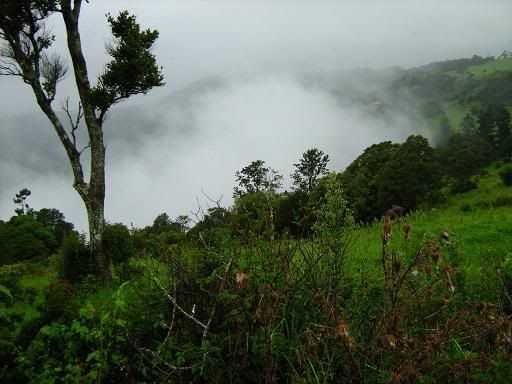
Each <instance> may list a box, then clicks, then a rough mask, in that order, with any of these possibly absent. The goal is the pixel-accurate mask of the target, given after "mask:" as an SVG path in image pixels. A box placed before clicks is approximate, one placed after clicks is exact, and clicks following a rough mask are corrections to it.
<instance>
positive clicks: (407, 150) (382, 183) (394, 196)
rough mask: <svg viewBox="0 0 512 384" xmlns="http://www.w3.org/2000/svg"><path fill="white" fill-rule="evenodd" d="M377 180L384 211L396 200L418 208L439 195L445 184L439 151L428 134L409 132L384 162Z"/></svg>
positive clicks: (380, 202)
mask: <svg viewBox="0 0 512 384" xmlns="http://www.w3.org/2000/svg"><path fill="white" fill-rule="evenodd" d="M375 183H376V185H377V186H378V189H377V198H378V200H379V204H380V207H381V209H382V211H381V212H382V213H384V212H385V210H387V209H389V208H390V207H391V206H392V205H394V204H396V205H399V206H402V207H405V208H406V209H407V210H412V209H415V208H417V207H418V205H420V204H422V203H424V202H427V201H429V202H431V201H433V200H435V199H437V198H438V193H439V190H440V188H441V186H442V170H441V166H440V164H439V155H438V153H437V152H436V150H435V149H434V148H432V147H431V146H430V144H429V142H428V140H427V139H426V138H425V137H423V136H420V135H412V136H409V137H408V138H407V140H406V141H405V143H403V144H401V145H400V147H399V148H398V150H397V151H396V152H395V154H394V156H393V157H392V158H391V159H390V160H389V161H388V162H387V163H386V164H385V165H383V166H382V168H381V170H380V172H379V174H378V175H377V177H376V180H375Z"/></svg>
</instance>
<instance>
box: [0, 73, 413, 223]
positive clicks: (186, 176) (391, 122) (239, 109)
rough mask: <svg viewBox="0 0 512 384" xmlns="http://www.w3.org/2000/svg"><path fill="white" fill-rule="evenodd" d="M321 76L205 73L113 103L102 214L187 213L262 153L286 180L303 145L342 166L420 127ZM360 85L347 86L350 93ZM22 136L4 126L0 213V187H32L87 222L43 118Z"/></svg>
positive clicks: (38, 200) (219, 192)
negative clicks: (157, 93)
mask: <svg viewBox="0 0 512 384" xmlns="http://www.w3.org/2000/svg"><path fill="white" fill-rule="evenodd" d="M308 78H309V79H310V80H311V78H314V76H313V77H311V76H309V77H308ZM336 79H338V81H339V77H336ZM333 81H335V80H334V78H333ZM324 82H325V79H324ZM324 82H312V81H307V82H306V81H304V76H293V75H290V74H282V73H279V74H265V75H258V76H252V77H247V78H232V79H226V78H223V79H222V78H210V79H205V80H203V81H200V82H197V83H194V84H192V85H190V86H189V87H186V88H185V89H183V90H181V91H179V92H175V93H173V94H171V95H169V96H167V97H165V98H163V99H160V100H157V101H156V102H155V101H153V102H152V103H151V104H145V105H135V106H132V107H126V108H119V109H118V110H117V111H114V112H113V113H112V116H111V118H110V119H109V121H108V122H107V123H106V127H105V131H106V139H107V140H106V141H107V160H108V164H107V197H106V217H107V219H108V220H109V221H112V222H118V221H121V222H124V223H126V224H129V223H133V224H134V225H135V226H144V225H148V224H150V223H151V222H152V220H153V219H154V218H155V217H156V216H157V215H158V214H159V213H161V212H168V213H169V214H170V215H171V216H177V215H179V214H189V213H190V212H191V211H193V210H195V209H196V208H197V201H196V198H199V201H200V203H201V204H203V205H206V204H207V201H205V197H204V196H203V194H202V191H205V192H206V193H207V194H208V195H209V196H212V197H214V198H219V197H220V196H223V200H222V203H223V204H226V205H228V204H230V203H231V195H232V191H233V187H234V183H235V180H234V179H235V177H234V174H235V172H236V171H237V170H240V169H241V168H242V167H243V166H245V165H247V164H249V163H250V162H251V161H253V160H258V159H261V160H264V161H266V162H267V164H268V165H270V166H271V167H272V168H274V169H276V170H278V171H279V172H281V173H282V174H283V175H285V180H288V181H287V182H286V183H285V187H286V188H289V187H290V182H289V177H288V176H289V174H290V173H291V172H292V171H293V164H294V163H296V162H297V161H298V159H299V158H300V156H301V154H302V153H303V152H304V151H305V150H307V149H308V148H312V147H317V148H319V149H321V150H323V151H324V152H325V153H327V154H329V156H330V158H331V162H330V164H329V166H330V168H331V169H332V170H341V169H343V168H344V167H345V166H346V165H348V164H349V163H350V162H351V161H352V160H353V159H354V158H355V157H356V156H357V155H358V154H359V153H360V152H361V151H362V150H363V149H364V148H365V147H367V146H368V145H370V144H373V143H375V142H379V141H383V140H395V141H400V140H403V139H404V138H405V137H407V136H408V135H409V134H411V133H415V132H417V131H418V130H417V127H415V126H414V125H413V124H412V123H411V119H410V118H409V117H408V116H405V115H403V114H401V113H398V112H390V111H388V112H387V113H386V114H375V113H369V110H368V105H363V104H359V107H357V106H354V104H351V103H350V101H347V98H346V97H342V94H343V89H339V88H338V93H337V94H333V93H332V90H330V89H328V88H325V87H324V86H323V85H322V84H324ZM342 83H343V82H341V83H340V84H342ZM365 90H366V89H365V88H364V87H363V86H361V89H360V91H359V93H358V94H357V93H356V94H354V90H353V88H350V89H348V90H347V92H350V93H351V95H352V96H353V97H352V99H355V98H357V97H358V96H360V97H363V96H364V95H365ZM340 92H341V93H340ZM370 107H371V106H370ZM34 120H37V119H35V118H34ZM26 122H27V119H25V121H24V120H19V121H16V120H14V121H11V122H10V124H13V123H14V124H23V123H26ZM36 131H37V135H36ZM26 134H27V130H26V129H20V130H10V135H11V137H10V141H11V143H15V145H14V146H13V147H12V148H11V151H10V158H9V161H7V162H2V164H4V165H5V164H8V166H6V167H4V169H2V171H1V172H2V178H3V179H4V180H6V181H7V182H6V184H5V185H9V186H10V190H6V189H5V188H3V189H2V190H1V193H2V199H1V201H0V209H1V212H2V216H3V217H4V218H6V217H7V216H9V212H12V207H13V205H12V203H10V199H8V196H6V195H7V194H8V193H9V194H11V195H14V193H15V192H17V189H20V188H22V187H28V188H29V189H31V190H32V192H33V194H32V196H31V198H30V202H31V203H32V205H33V206H34V207H35V208H38V209H39V208H42V207H57V208H59V209H61V210H62V211H63V212H64V213H65V215H66V217H67V218H68V219H69V220H71V221H73V222H75V223H76V224H77V225H78V227H79V228H80V229H82V230H85V229H86V217H85V212H84V209H83V204H82V203H81V201H80V199H79V198H78V196H77V195H76V192H75V191H74V190H73V189H72V187H71V184H72V175H71V172H70V169H69V165H68V163H67V160H66V158H65V154H64V151H63V150H62V148H60V144H59V143H58V141H57V138H56V137H54V133H53V132H52V131H51V129H50V127H49V124H48V127H45V128H44V129H43V127H34V130H33V131H31V134H29V135H28V137H32V138H34V137H37V138H38V139H37V140H38V143H37V144H36V143H35V142H30V141H29V142H24V141H23V137H24V136H25V135H26ZM32 140H34V139H32ZM28 144H30V145H28ZM2 146H4V147H5V146H7V144H5V142H4V144H2ZM27 148H31V149H30V150H27ZM2 149H4V148H2ZM3 160H4V161H5V159H3ZM12 186H17V187H16V188H14V189H13V188H12Z"/></svg>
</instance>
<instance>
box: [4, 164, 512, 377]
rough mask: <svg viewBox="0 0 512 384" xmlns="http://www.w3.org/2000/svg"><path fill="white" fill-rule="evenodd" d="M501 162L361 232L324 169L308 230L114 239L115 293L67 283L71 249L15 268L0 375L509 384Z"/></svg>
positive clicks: (506, 209)
mask: <svg viewBox="0 0 512 384" xmlns="http://www.w3.org/2000/svg"><path fill="white" fill-rule="evenodd" d="M498 171H499V170H497V169H495V168H494V166H491V167H489V168H488V169H487V172H486V173H485V174H484V176H482V177H481V178H480V179H479V181H478V188H477V189H475V190H472V191H470V192H467V193H465V194H462V195H458V196H457V197H456V198H455V197H454V198H452V199H449V200H447V201H445V202H444V203H443V204H441V205H439V206H437V207H436V208H435V209H432V208H430V209H423V210H417V211H414V212H411V213H410V214H409V215H407V216H405V217H403V218H402V219H400V220H398V219H392V218H391V217H389V216H385V217H384V218H383V219H382V220H380V221H375V222H374V223H373V224H372V225H368V226H363V227H358V226H357V225H356V224H354V221H353V219H352V217H351V214H350V210H349V209H348V208H347V203H346V201H345V200H344V198H343V196H342V192H341V190H340V189H339V184H338V183H337V182H336V179H335V178H334V177H330V178H327V183H326V191H327V192H326V195H325V199H324V200H323V204H322V205H321V206H320V207H319V208H318V210H319V212H318V213H321V214H318V215H317V216H318V217H319V218H320V219H319V220H317V221H316V223H315V225H314V226H313V235H312V236H311V237H309V238H305V239H304V238H303V239H297V238H291V237H289V236H287V235H285V234H283V235H276V234H275V231H273V230H272V226H271V223H270V222H269V226H267V227H262V228H260V231H259V232H254V231H252V229H251V230H248V231H247V232H245V233H244V232H243V231H239V232H236V233H231V234H230V235H227V234H226V232H223V231H221V232H218V233H216V232H211V233H204V236H203V235H200V236H199V237H197V238H196V241H195V242H191V241H184V238H185V236H183V237H182V238H179V236H178V238H176V235H174V237H171V238H170V237H169V235H168V234H166V233H161V234H159V235H157V236H154V235H153V236H149V235H148V234H147V233H144V232H142V231H139V232H137V231H133V232H132V233H131V234H129V236H130V237H131V238H132V240H133V242H132V243H130V244H131V245H130V247H128V246H127V245H126V244H125V245H123V242H122V241H121V240H120V241H118V242H116V244H117V247H118V249H125V250H127V252H128V253H129V254H130V255H131V256H130V257H129V258H124V259H123V258H122V257H121V256H119V257H118V259H117V260H116V262H115V278H114V283H113V284H112V285H111V286H108V287H99V286H97V285H96V284H95V283H94V282H93V281H92V280H90V279H88V278H87V277H83V276H82V277H81V278H80V279H79V280H78V281H77V282H74V283H72V282H70V281H68V280H65V279H63V278H62V276H63V274H64V273H65V266H64V264H63V262H62V257H63V256H64V255H63V253H62V251H61V253H60V254H57V255H53V256H51V257H50V258H48V259H41V260H39V261H38V260H33V261H27V262H22V263H15V264H7V265H4V266H2V267H1V269H0V284H1V286H2V287H3V290H2V292H0V298H1V304H0V305H1V307H0V308H1V312H0V313H1V317H0V325H1V327H0V329H1V333H0V343H1V348H0V361H1V366H0V377H1V378H2V381H3V382H9V383H26V382H37V383H54V382H64V383H74V382H77V383H78V382H80V383H83V382H91V383H93V382H116V383H118V382H126V383H144V382H145V383H153V382H171V383H172V382H176V383H180V382H209V383H226V382H283V383H331V382H332V383H335V382H336V383H338V382H367V383H383V382H397V383H416V382H424V383H429V382H432V383H433V382H453V383H458V382H489V383H491V382H492V383H496V382H502V383H506V382H510V379H511V377H512V362H511V359H510V356H512V354H511V353H512V334H511V332H512V330H511V327H512V322H511V314H512V301H511V297H510V293H511V292H512V254H510V249H511V246H512V244H511V243H512V236H511V235H512V233H511V232H512V230H511V228H512V204H511V203H510V202H511V200H512V192H511V191H510V189H509V188H508V187H505V186H503V185H502V184H501V182H500V180H499V178H498V177H497V173H498ZM269 207H271V205H269ZM114 238H116V237H115V236H114ZM122 238H123V237H122V235H118V236H117V239H122ZM68 247H70V246H69V244H68ZM77 255H78V256H77ZM75 256H76V257H79V253H78V254H75Z"/></svg>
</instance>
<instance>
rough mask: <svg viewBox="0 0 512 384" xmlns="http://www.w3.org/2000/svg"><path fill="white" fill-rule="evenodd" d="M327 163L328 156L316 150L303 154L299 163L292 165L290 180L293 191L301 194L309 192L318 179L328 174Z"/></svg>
mask: <svg viewBox="0 0 512 384" xmlns="http://www.w3.org/2000/svg"><path fill="white" fill-rule="evenodd" d="M328 162H329V155H326V154H324V153H323V152H322V151H321V150H319V149H317V148H311V149H308V150H307V151H306V152H304V153H303V154H302V157H301V159H300V161H299V162H298V163H297V164H293V166H294V167H295V172H293V173H292V175H291V178H292V179H293V185H294V186H295V189H296V190H299V191H303V192H309V191H311V190H312V189H313V188H314V187H315V186H316V185H317V183H318V181H319V179H320V178H321V177H322V176H324V175H326V174H327V173H328V172H329V171H328V169H327V163H328Z"/></svg>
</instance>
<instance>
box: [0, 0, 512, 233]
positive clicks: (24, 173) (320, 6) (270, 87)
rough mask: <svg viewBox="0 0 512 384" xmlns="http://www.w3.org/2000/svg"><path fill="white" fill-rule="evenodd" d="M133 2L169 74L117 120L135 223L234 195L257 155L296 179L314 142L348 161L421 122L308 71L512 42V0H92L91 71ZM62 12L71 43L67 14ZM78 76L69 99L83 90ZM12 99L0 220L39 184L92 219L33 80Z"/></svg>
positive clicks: (123, 178)
mask: <svg viewBox="0 0 512 384" xmlns="http://www.w3.org/2000/svg"><path fill="white" fill-rule="evenodd" d="M122 9H127V10H128V11H130V12H131V13H133V14H136V15H137V16H138V20H139V22H140V23H141V25H142V26H143V27H145V28H154V29H158V30H159V31H160V38H159V39H158V42H157V45H156V47H155V49H154V52H155V54H156V56H157V59H158V62H159V64H160V65H162V66H163V67H164V75H165V81H166V86H165V87H162V88H159V89H156V90H154V91H152V92H151V93H150V94H149V95H148V96H144V97H143V96H137V97H134V98H133V99H132V100H130V101H129V102H127V103H125V104H124V105H123V106H119V107H115V108H113V109H112V111H111V114H110V118H109V121H108V122H107V124H106V127H105V129H106V136H107V142H108V147H107V153H108V170H107V175H108V176H107V177H108V182H107V184H108V187H107V188H108V190H107V199H106V216H107V219H108V220H109V221H111V222H118V221H122V222H124V223H126V224H129V223H130V222H133V223H134V225H136V226H143V225H147V224H150V223H151V222H152V220H153V219H154V218H155V216H156V215H157V214H159V213H161V212H168V213H169V214H170V215H171V216H173V217H174V216H177V215H179V214H187V213H190V211H191V210H193V209H194V208H195V207H196V197H198V196H199V197H200V196H201V190H202V189H203V190H204V191H205V192H207V193H208V194H209V195H212V196H214V197H216V198H217V197H220V196H221V195H223V196H224V199H223V202H224V203H225V204H229V203H230V197H231V193H232V189H233V186H234V173H235V172H236V170H238V169H240V168H242V167H243V166H245V165H247V164H248V163H249V162H250V161H252V160H257V159H262V160H265V161H267V163H268V164H269V165H270V166H271V167H273V168H275V169H277V170H279V171H280V172H281V173H283V174H284V175H285V177H287V176H288V175H289V174H290V173H291V171H292V164H293V163H294V162H297V160H298V158H299V156H300V155H301V153H303V152H304V151H305V150H306V149H308V148H311V147H314V146H316V147H318V148H320V149H322V150H324V151H325V152H326V153H328V154H329V155H330V157H331V164H330V165H331V169H334V170H340V169H342V168H343V167H344V166H346V165H347V164H348V163H349V162H350V161H351V160H353V159H354V157H355V156H357V155H358V154H359V153H360V151H361V150H362V149H364V148H365V147H366V146H368V145H370V144H372V143H375V142H378V141H382V140H386V139H391V140H402V139H404V138H405V137H406V136H407V135H408V134H410V133H413V132H419V131H420V128H419V127H413V126H411V124H410V122H409V121H407V119H406V118H405V117H404V116H401V115H400V113H396V114H395V115H393V116H391V117H390V118H389V119H386V120H385V121H383V120H379V119H377V118H375V117H372V116H368V115H365V113H364V111H361V110H355V109H351V108H348V107H347V106H346V105H342V104H340V102H339V100H337V99H336V98H335V97H334V96H333V95H332V93H329V92H328V91H327V90H325V89H322V88H321V87H307V86H305V85H304V84H303V82H301V81H300V78H299V77H300V76H299V75H301V74H304V73H317V74H319V73H320V74H321V73H326V74H329V73H334V72H336V71H339V70H341V69H349V68H358V67H363V68H364V67H370V68H383V67H387V66H393V65H399V66H401V67H405V68H407V67H412V66H416V65H422V64H426V63H428V62H431V61H438V60H444V59H453V58H460V57H470V56H472V55H473V54H478V55H482V56H486V55H498V54H500V53H501V52H502V51H503V50H505V49H508V50H511V49H512V23H511V22H510V15H512V2H511V1H490V0H487V1H467V0H466V1H418V2H415V1H356V2H348V1H338V2H327V1H326V2H321V1H301V2H298V1H266V2H265V1H237V2H235V1H231V2H221V1H208V2H207V1H202V2H194V1H169V0H165V1H156V0H154V1H151V0H145V1H135V0H132V1H130V0H118V1H107V0H101V1H100V0H96V1H95V0H91V1H90V4H85V3H84V5H83V12H82V16H81V21H80V27H81V33H82V42H83V47H84V50H85V55H86V58H87V61H88V64H89V69H90V74H91V78H95V76H96V74H97V73H98V72H99V71H101V69H102V68H103V65H104V63H105V61H106V60H107V59H108V58H107V57H106V54H105V43H106V42H108V41H109V34H108V30H107V25H106V21H105V14H106V13H107V12H111V13H112V14H116V13H117V12H118V11H120V10H122ZM51 21H52V24H53V31H54V33H55V34H56V36H57V42H56V44H55V46H54V47H55V49H56V50H59V51H61V52H64V48H65V39H64V34H63V27H62V23H61V20H60V19H59V18H58V17H53V18H52V20H51ZM298 76H299V77H298ZM205 79H206V80H205ZM72 80H73V79H72V77H71V76H70V77H69V78H68V79H67V80H66V81H65V82H64V83H63V84H62V87H61V91H60V92H59V93H58V99H59V98H60V99H62V98H64V97H65V96H67V95H73V87H72ZM191 84H192V85H191ZM365 86H367V84H366V85H365ZM363 88H364V87H362V89H363ZM340 93H343V90H340ZM0 96H1V97H0V140H1V142H0V151H1V152H0V161H1V163H0V219H4V220H6V219H8V218H9V217H10V216H11V215H12V214H13V208H14V207H13V203H12V197H13V196H14V194H15V193H16V192H17V191H19V190H20V189H21V188H23V187H27V188H29V189H31V190H32V194H33V196H32V197H31V200H30V202H31V204H32V205H33V206H34V207H35V208H36V209H40V208H43V207H55V208H58V209H60V210H61V211H62V212H64V214H65V215H66V217H67V218H68V220H71V221H73V222H75V223H76V224H78V226H79V228H80V229H85V227H86V225H85V223H86V220H85V213H84V209H83V207H82V203H81V202H80V199H79V198H78V196H77V194H76V192H75V191H74V190H73V189H72V187H71V184H72V179H71V172H70V170H69V166H68V164H67V161H66V158H65V155H64V151H63V149H62V148H61V146H60V144H59V142H58V140H57V137H56V135H55V134H54V132H53V131H52V128H51V126H50V124H49V123H48V122H47V121H46V120H45V117H44V116H43V115H42V113H41V112H40V111H39V110H38V109H37V106H36V103H35V99H34V96H33V95H32V94H31V92H30V89H29V88H28V86H26V85H25V84H23V83H22V82H21V81H20V80H19V79H17V78H8V77H0ZM59 102H60V101H57V102H56V104H55V106H56V107H58V105H59Z"/></svg>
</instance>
